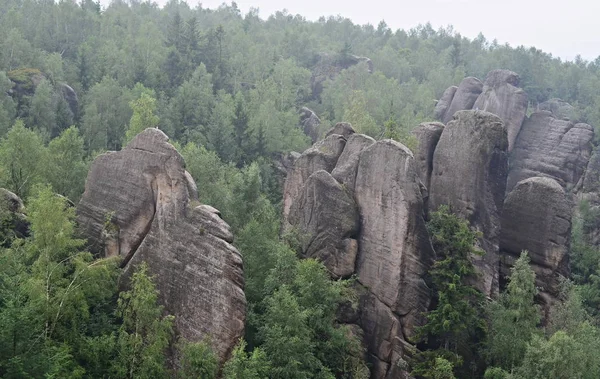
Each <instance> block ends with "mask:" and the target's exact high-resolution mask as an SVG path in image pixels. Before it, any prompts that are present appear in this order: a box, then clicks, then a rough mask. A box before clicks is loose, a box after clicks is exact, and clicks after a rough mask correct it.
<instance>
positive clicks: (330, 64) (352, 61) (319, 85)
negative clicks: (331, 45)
mask: <svg viewBox="0 0 600 379" xmlns="http://www.w3.org/2000/svg"><path fill="white" fill-rule="evenodd" d="M361 63H362V64H364V67H365V69H366V70H367V72H369V73H372V72H373V62H372V61H371V59H369V58H367V57H359V56H357V55H352V54H349V55H344V56H342V55H340V54H329V53H321V54H319V56H318V59H317V63H316V64H315V65H314V67H313V68H312V76H311V79H310V86H311V89H312V94H313V98H315V99H318V98H319V97H320V96H321V93H322V92H323V83H325V81H326V80H328V79H329V80H334V79H335V78H336V77H337V75H338V74H339V73H340V72H341V71H342V70H345V69H348V68H350V67H352V66H355V65H357V64H361Z"/></svg>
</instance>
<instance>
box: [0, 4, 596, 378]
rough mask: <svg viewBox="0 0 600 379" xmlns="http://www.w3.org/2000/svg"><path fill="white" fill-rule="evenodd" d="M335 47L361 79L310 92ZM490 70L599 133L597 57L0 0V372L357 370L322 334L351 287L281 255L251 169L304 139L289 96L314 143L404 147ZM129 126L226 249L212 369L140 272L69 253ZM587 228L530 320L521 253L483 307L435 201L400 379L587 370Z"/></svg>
mask: <svg viewBox="0 0 600 379" xmlns="http://www.w3.org/2000/svg"><path fill="white" fill-rule="evenodd" d="M353 55H357V56H364V57H368V58H370V59H371V61H372V65H373V72H369V69H368V67H367V64H366V63H359V64H357V65H353V66H351V67H350V68H348V69H346V70H343V71H341V73H339V75H337V76H335V78H334V79H333V80H331V79H327V80H326V81H325V82H324V83H323V89H322V91H318V92H317V91H315V90H314V88H313V86H311V76H312V75H313V74H312V71H311V70H313V68H314V67H315V65H316V64H317V63H318V62H319V60H320V59H322V58H323V57H324V56H327V57H329V59H331V60H332V61H335V62H343V61H344V60H346V59H349V57H350V56H353ZM496 68H506V69H510V70H513V71H515V72H517V73H519V74H520V75H521V86H522V87H523V88H524V90H525V91H526V92H527V94H528V95H529V100H530V109H535V107H536V105H537V104H538V103H540V102H543V101H545V100H548V99H550V98H554V97H558V98H561V99H563V100H565V101H568V102H569V103H571V104H572V105H574V106H575V107H576V109H577V118H578V119H579V120H581V121H585V122H587V123H589V124H590V125H593V126H595V127H600V57H598V59H596V60H595V61H593V62H587V61H584V60H581V59H577V60H575V61H574V62H564V61H561V60H560V59H558V58H555V57H552V56H551V55H549V54H546V53H544V52H542V51H540V50H537V49H535V48H525V47H516V48H514V47H511V46H507V45H499V44H498V43H497V42H496V41H488V40H487V39H486V38H485V37H484V36H483V35H480V36H479V37H478V38H476V39H473V40H471V39H468V38H464V37H462V36H461V35H459V34H457V33H455V32H454V31H453V30H452V29H451V28H447V29H440V30H434V29H433V28H432V27H431V26H430V25H424V26H420V27H418V28H416V29H411V30H397V31H393V30H391V29H390V28H389V27H388V26H387V25H386V24H385V23H384V22H381V23H380V24H379V25H378V26H377V27H374V26H372V25H363V26H361V25H355V24H353V23H352V22H351V21H350V20H348V19H344V18H340V17H329V18H322V19H320V20H318V21H316V22H309V21H306V20H305V19H304V18H303V17H302V16H300V15H290V14H287V13H284V12H279V13H277V14H274V15H272V16H270V17H269V18H268V19H266V20H263V19H260V18H259V17H258V12H257V11H256V10H253V11H250V12H249V13H247V14H242V13H241V12H240V10H239V9H238V8H237V6H236V4H235V3H231V5H223V6H221V7H219V8H218V9H213V10H211V9H205V8H202V7H200V6H199V7H196V8H190V6H188V5H187V4H186V3H185V2H181V1H179V0H171V1H170V2H169V3H167V4H166V5H165V6H164V7H162V8H160V7H158V6H157V5H156V4H153V3H151V2H140V1H138V0H131V1H123V0H115V1H113V2H112V4H111V5H110V6H108V7H107V8H106V9H102V8H101V7H100V5H99V3H96V2H94V1H92V0H81V1H80V2H77V3H76V2H73V1H67V0H60V1H54V0H3V1H2V2H0V138H1V141H0V187H3V188H6V189H8V190H10V191H12V192H14V193H15V194H17V195H18V196H20V197H21V198H22V199H23V200H24V201H25V207H26V214H27V219H28V220H29V222H30V228H29V229H30V233H29V236H22V235H16V234H15V233H13V232H11V230H12V229H13V227H14V225H15V223H17V222H18V220H16V219H14V215H12V214H10V213H8V212H6V211H3V212H2V213H1V214H0V217H1V218H2V232H1V234H0V235H1V236H2V238H3V241H2V251H1V252H0V377H5V378H161V377H177V378H214V377H216V376H217V375H222V376H223V377H226V378H248V379H250V378H252V379H254V378H282V379H283V378H286V379H287V378H298V379H300V378H367V377H368V376H369V373H368V365H367V363H366V361H365V359H364V352H363V351H362V347H361V346H360V344H359V342H358V340H357V339H356V337H355V336H353V335H352V333H350V332H349V331H348V330H347V329H346V328H345V327H342V326H339V325H337V324H336V312H337V310H338V306H339V305H340V304H342V303H347V302H350V303H351V304H352V303H355V302H356V296H357V295H356V288H355V283H354V281H353V280H352V279H349V280H331V279H330V278H329V275H328V273H327V271H326V270H325V268H324V267H323V265H321V264H320V263H318V262H316V261H314V260H310V259H307V260H300V259H298V258H297V257H296V254H295V250H294V249H295V245H296V243H297V241H295V240H294V236H292V235H290V236H284V238H280V209H279V206H280V202H281V180H280V177H279V176H278V173H277V170H276V169H275V168H274V166H273V164H272V162H273V159H276V158H277V157H278V156H280V155H281V154H286V153H288V152H290V151H303V150H304V149H305V148H307V147H308V146H309V145H310V138H309V137H308V136H306V135H305V134H304V133H303V131H302V129H301V128H300V127H299V126H298V125H299V118H300V116H299V109H300V108H301V107H303V106H307V107H309V108H310V109H312V110H313V111H314V112H315V113H316V114H318V116H319V117H320V119H321V125H320V128H321V133H323V132H325V131H326V130H327V129H329V128H330V127H331V126H332V125H333V124H335V123H336V122H339V121H346V122H350V123H352V124H353V125H354V126H355V128H356V129H357V131H360V132H362V133H365V134H369V135H371V136H373V137H374V138H376V139H379V138H383V137H384V136H386V137H393V138H396V139H398V140H401V141H403V142H405V143H406V144H407V145H408V146H409V147H410V140H409V137H408V135H409V132H410V130H411V129H412V128H413V127H415V126H416V125H418V124H419V123H420V122H423V121H432V120H433V109H434V105H435V99H438V98H439V97H440V96H441V94H442V92H443V91H444V90H445V89H446V88H447V87H448V86H450V85H453V84H456V83H459V82H460V81H461V80H462V79H463V78H464V77H466V76H476V77H479V78H485V75H486V73H487V72H488V71H490V70H492V69H496ZM65 85H67V86H65ZM69 88H72V90H74V92H75V93H76V94H77V99H76V100H75V101H73V96H72V94H71V95H69V94H70V92H69ZM65 94H67V95H65ZM147 127H159V128H160V129H162V130H163V131H165V133H166V134H167V135H169V137H171V139H172V141H173V143H174V144H175V145H176V146H177V148H178V150H179V151H180V152H181V154H182V155H183V156H184V158H185V162H186V167H187V170H188V171H189V172H190V173H191V174H192V176H193V177H194V178H195V179H196V180H197V181H198V182H197V184H198V189H199V194H200V200H201V201H202V202H203V203H207V204H210V205H213V206H214V207H216V208H218V209H219V210H220V211H221V213H222V215H223V218H224V219H225V220H226V221H227V222H228V223H229V224H230V225H231V226H232V228H233V232H234V234H235V236H236V240H235V245H236V247H237V248H238V249H239V250H240V252H241V253H242V255H243V258H244V271H245V277H246V285H245V293H246V297H247V300H248V320H247V326H246V336H245V339H244V340H242V341H240V343H239V345H238V347H237V348H236V349H235V350H234V352H233V354H232V357H231V359H230V360H229V362H227V363H226V364H225V366H224V367H223V368H222V369H220V368H219V367H218V364H217V361H216V358H215V356H214V354H213V353H212V352H211V351H210V349H209V348H208V347H207V344H205V343H189V342H187V341H184V340H181V339H179V338H177V336H176V333H175V331H174V330H173V319H172V316H169V315H165V314H163V312H162V309H161V308H160V307H159V306H158V305H157V304H158V303H157V293H156V289H155V287H154V284H153V282H152V276H151V275H150V274H149V273H148V272H147V270H146V268H145V267H144V266H142V267H141V268H140V269H139V270H138V271H137V272H136V274H135V275H134V276H133V277H132V282H131V286H130V288H129V290H127V291H122V292H119V291H118V278H119V273H120V269H119V263H118V261H117V259H116V258H104V259H98V258H99V257H94V256H92V255H91V254H90V253H87V252H86V249H85V241H83V240H81V239H79V238H78V235H77V233H76V225H75V223H74V210H73V208H72V207H71V206H70V205H69V204H71V203H76V202H77V201H78V200H79V198H80V197H81V195H82V193H83V190H84V184H85V178H86V175H87V171H88V168H89V165H90V162H91V161H92V160H93V158H94V157H96V156H97V155H98V154H100V153H102V152H104V151H107V150H119V149H121V147H123V146H124V145H125V144H126V143H127V142H128V141H129V140H131V139H132V138H133V136H135V135H136V134H137V133H138V132H140V131H142V130H143V129H144V128H147ZM56 194H59V195H62V196H56ZM598 218H599V216H598V215H596V214H593V212H591V211H589V209H586V208H585V204H583V205H582V209H581V212H580V217H579V218H578V219H577V220H576V222H575V223H574V228H573V238H572V272H573V277H572V278H571V281H568V280H565V282H564V283H563V284H564V291H563V296H562V299H561V301H562V302H561V303H560V304H559V305H558V306H557V307H556V308H555V310H554V311H553V312H552V314H550V315H549V316H548V317H547V320H546V322H545V326H544V327H541V326H540V325H541V324H540V322H541V319H542V316H543V315H542V314H541V311H540V309H539V307H538V306H537V305H536V304H535V302H534V299H535V296H536V294H537V289H536V288H535V285H534V273H533V271H531V269H530V268H529V265H528V257H527V254H525V253H524V254H523V256H522V257H521V258H520V259H519V260H518V261H517V264H516V265H515V267H514V268H513V270H512V273H511V276H510V280H509V282H508V285H507V287H506V290H505V292H504V293H502V294H501V296H500V297H499V298H498V299H495V300H486V299H485V298H483V296H482V295H481V294H480V293H478V292H477V291H476V290H475V289H474V288H473V287H471V286H470V285H469V280H468V276H469V275H471V274H473V272H474V271H473V267H472V265H471V263H470V262H469V259H468V256H469V254H471V253H473V252H474V250H473V241H474V239H475V238H476V236H475V235H474V234H473V233H472V232H471V231H470V230H469V228H468V226H467V225H466V223H465V222H464V221H461V220H460V219H459V218H457V217H456V216H453V215H451V214H449V212H447V210H445V209H442V210H440V211H439V212H437V213H434V214H433V215H432V217H431V220H430V221H429V224H428V228H429V230H430V233H431V235H432V238H433V240H434V241H433V242H434V246H435V247H436V251H438V254H439V255H440V256H439V257H438V259H439V260H438V262H437V263H436V265H435V267H434V270H433V271H432V273H431V276H432V280H433V283H434V287H435V290H436V291H437V294H438V295H437V297H438V307H437V308H436V309H435V310H433V311H431V312H430V314H428V315H427V320H428V323H427V324H426V325H425V326H424V327H423V328H421V329H420V331H419V333H418V334H419V337H420V340H419V341H414V342H415V343H418V346H419V347H421V348H422V349H423V352H422V353H420V354H418V355H417V357H416V358H415V361H416V363H415V364H414V365H413V366H414V367H413V373H414V375H418V376H420V377H424V378H454V377H459V378H467V377H483V375H484V373H485V378H489V379H491V378H523V379H525V378H528V379H530V378H590V379H592V378H597V377H598V375H599V374H598V373H600V328H599V326H600V311H598V309H599V308H598V307H599V306H600V266H599V263H600V251H598V249H597V248H596V247H594V246H592V244H591V243H590V242H589V241H587V240H586V238H585V235H586V233H585V231H586V228H587V229H589V228H594V227H595V225H597V219H598ZM174 351H176V352H177V353H174ZM173 356H178V357H179V358H178V359H177V362H175V363H173V361H172V360H173ZM218 372H220V373H219V374H218Z"/></svg>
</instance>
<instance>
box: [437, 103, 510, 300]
mask: <svg viewBox="0 0 600 379" xmlns="http://www.w3.org/2000/svg"><path fill="white" fill-rule="evenodd" d="M454 117H455V118H454V120H452V121H451V122H449V123H448V124H447V125H446V127H445V128H444V131H443V132H442V136H441V137H440V140H439V142H438V144H437V147H436V149H435V153H434V156H433V174H432V176H431V188H430V191H429V209H430V210H436V209H438V208H439V207H440V206H441V205H448V206H450V209H451V210H452V211H453V212H455V213H457V214H459V215H461V216H462V217H464V218H465V219H466V220H468V221H469V223H470V224H471V227H473V228H474V229H475V230H478V231H480V232H481V233H482V238H481V239H480V241H479V242H480V244H481V248H482V249H483V251H484V252H485V255H484V256H483V257H473V260H474V262H473V263H474V265H475V267H476V268H477V269H478V271H479V273H480V274H481V276H480V278H479V280H478V283H477V284H478V287H479V288H480V289H481V290H482V292H484V293H485V294H488V295H490V296H492V295H494V294H496V293H497V292H498V290H499V282H498V264H499V255H498V244H499V237H500V216H501V213H502V205H503V201H504V194H505V189H506V176H507V172H508V154H507V148H508V141H507V137H506V130H505V129H504V125H503V122H502V120H501V119H500V118H499V117H498V116H496V115H494V114H491V113H488V112H482V111H460V112H457V113H456V114H455V116H454Z"/></svg>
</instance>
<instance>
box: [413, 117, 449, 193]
mask: <svg viewBox="0 0 600 379" xmlns="http://www.w3.org/2000/svg"><path fill="white" fill-rule="evenodd" d="M443 131H444V124H442V123H439V122H424V123H422V124H420V125H419V126H417V127H416V128H415V129H414V130H413V131H412V133H413V135H414V136H415V137H416V138H417V148H416V150H415V152H414V153H415V161H416V163H417V171H418V173H419V177H420V178H421V182H422V183H423V184H424V185H425V186H426V187H427V190H428V191H429V187H430V185H431V173H432V172H433V153H434V152H435V148H436V146H437V144H438V142H439V140H440V137H441V135H442V132H443Z"/></svg>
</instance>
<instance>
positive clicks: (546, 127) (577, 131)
mask: <svg viewBox="0 0 600 379" xmlns="http://www.w3.org/2000/svg"><path fill="white" fill-rule="evenodd" d="M593 138H594V130H593V128H592V127H591V126H589V125H587V124H583V123H578V124H575V123H573V122H570V121H565V120H559V119H557V118H555V117H554V116H553V115H552V113H550V112H548V111H539V112H534V113H533V114H532V115H531V116H529V118H528V119H526V120H525V122H524V123H523V126H522V128H521V132H520V133H519V136H518V138H517V140H516V142H515V146H514V149H513V151H512V154H511V157H510V166H511V169H510V173H509V176H508V183H507V190H511V189H512V188H514V187H515V185H516V184H517V183H518V182H520V181H521V180H524V179H527V178H531V177H534V176H543V177H549V178H553V179H555V180H556V181H558V182H559V183H560V184H561V185H562V186H563V187H564V188H566V189H567V190H570V189H572V188H574V187H575V186H576V185H577V183H578V182H579V180H580V179H581V177H582V175H583V173H584V171H585V168H586V166H587V162H588V161H589V159H590V156H591V151H592V144H591V142H592V140H593Z"/></svg>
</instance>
